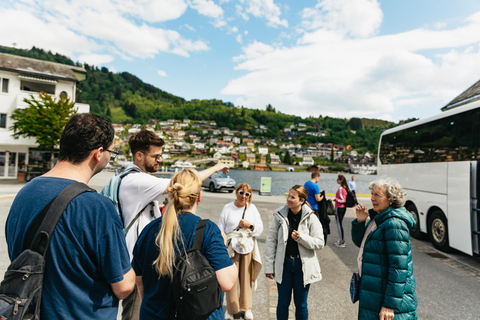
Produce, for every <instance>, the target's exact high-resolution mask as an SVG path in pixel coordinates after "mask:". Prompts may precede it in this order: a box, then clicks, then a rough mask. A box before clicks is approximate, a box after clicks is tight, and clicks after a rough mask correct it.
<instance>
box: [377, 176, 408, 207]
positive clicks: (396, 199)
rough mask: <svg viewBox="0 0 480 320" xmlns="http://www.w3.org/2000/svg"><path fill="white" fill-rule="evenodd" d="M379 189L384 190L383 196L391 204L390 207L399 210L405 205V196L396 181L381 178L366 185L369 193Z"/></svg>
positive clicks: (384, 177) (385, 177) (389, 178)
mask: <svg viewBox="0 0 480 320" xmlns="http://www.w3.org/2000/svg"><path fill="white" fill-rule="evenodd" d="M380 187H383V188H384V189H385V194H386V196H387V199H388V200H389V201H390V202H391V205H392V207H394V208H399V207H402V206H403V205H405V201H406V200H405V199H406V196H407V194H406V193H405V192H404V191H403V188H402V186H401V185H400V183H398V181H397V180H395V179H393V178H391V177H387V176H382V177H380V178H378V179H376V180H374V181H372V182H371V183H370V184H369V185H368V189H370V191H372V190H378V188H380Z"/></svg>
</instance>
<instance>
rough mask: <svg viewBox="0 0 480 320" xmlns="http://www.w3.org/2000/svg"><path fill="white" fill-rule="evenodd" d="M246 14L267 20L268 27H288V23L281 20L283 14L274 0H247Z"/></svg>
mask: <svg viewBox="0 0 480 320" xmlns="http://www.w3.org/2000/svg"><path fill="white" fill-rule="evenodd" d="M245 2H246V5H247V8H246V12H247V13H250V14H251V15H253V16H254V17H256V18H265V19H267V25H268V26H270V27H275V28H276V27H278V26H283V27H288V22H287V20H285V19H281V18H280V15H281V14H282V12H281V10H280V8H279V7H278V6H277V5H276V4H275V3H274V1H273V0H246V1H245Z"/></svg>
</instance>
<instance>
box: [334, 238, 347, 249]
mask: <svg viewBox="0 0 480 320" xmlns="http://www.w3.org/2000/svg"><path fill="white" fill-rule="evenodd" d="M333 246H334V247H339V248H345V247H346V244H345V240H343V241H340V240H338V241H337V242H335V243H334V244H333Z"/></svg>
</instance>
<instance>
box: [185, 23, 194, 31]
mask: <svg viewBox="0 0 480 320" xmlns="http://www.w3.org/2000/svg"><path fill="white" fill-rule="evenodd" d="M184 26H185V28H187V29H188V30H190V31H196V30H195V28H194V27H192V26H191V25H188V24H184Z"/></svg>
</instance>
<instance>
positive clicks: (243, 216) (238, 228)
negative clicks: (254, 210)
mask: <svg viewBox="0 0 480 320" xmlns="http://www.w3.org/2000/svg"><path fill="white" fill-rule="evenodd" d="M245 211H247V204H245V209H243V213H242V219H240V220H243V219H244V218H245ZM238 230H240V226H238V227H237V228H236V229H235V230H234V231H238Z"/></svg>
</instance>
